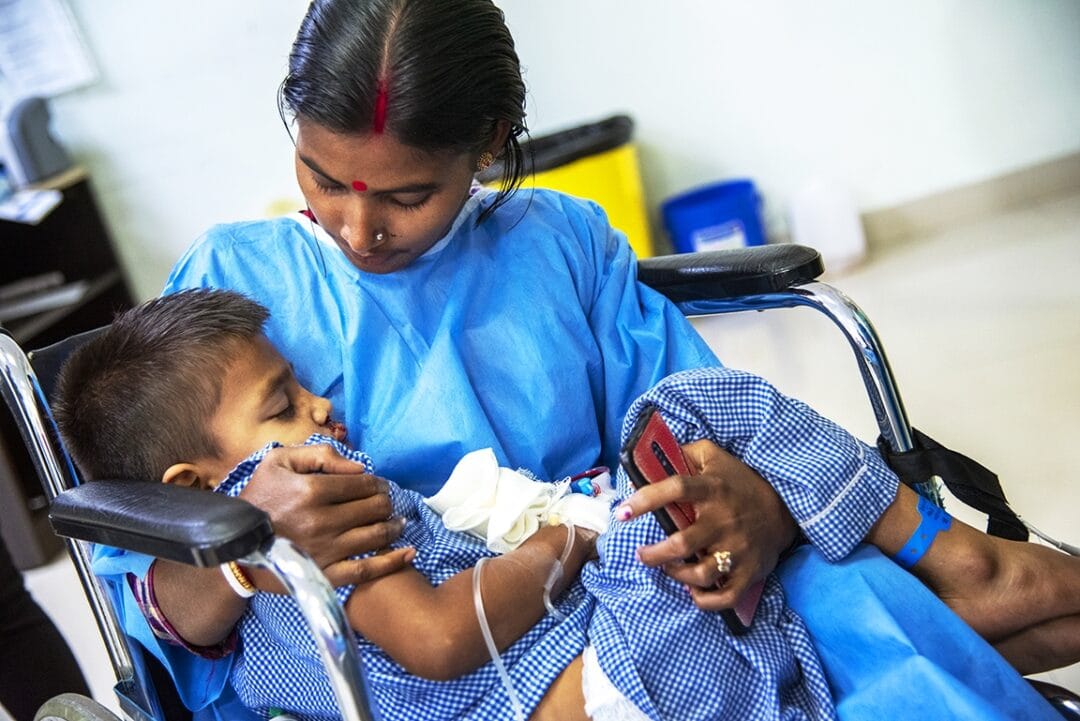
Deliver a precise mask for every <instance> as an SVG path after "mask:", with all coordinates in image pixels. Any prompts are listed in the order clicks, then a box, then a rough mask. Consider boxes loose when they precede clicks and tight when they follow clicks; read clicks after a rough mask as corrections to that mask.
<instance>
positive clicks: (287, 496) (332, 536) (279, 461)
mask: <svg viewBox="0 0 1080 721" xmlns="http://www.w3.org/2000/svg"><path fill="white" fill-rule="evenodd" d="M388 490H389V488H388V486H387V483H386V481H385V480H383V479H381V478H379V477H377V476H373V475H371V474H369V473H366V472H365V468H364V466H363V465H362V464H359V463H354V462H352V461H350V460H348V459H346V458H343V457H342V456H341V455H340V454H338V453H337V452H336V451H335V450H334V449H333V448H331V447H330V446H328V445H312V446H290V447H281V448H275V449H273V450H271V451H270V453H268V454H267V456H266V458H265V459H263V461H262V462H261V463H260V464H259V465H258V467H257V468H256V469H255V473H254V474H253V475H252V477H251V481H250V482H249V483H248V485H247V487H245V488H244V490H243V491H242V492H241V493H240V497H241V498H243V499H244V500H245V501H247V502H248V503H251V504H252V505H254V506H257V507H259V508H261V509H262V510H264V511H266V512H267V513H268V514H269V515H270V521H271V523H272V524H273V527H274V533H276V534H277V535H279V536H283V537H285V538H288V539H289V540H290V541H292V542H293V543H295V544H296V545H297V546H299V547H300V548H301V549H303V550H304V551H305V552H306V553H307V554H308V555H309V556H311V557H312V558H313V559H314V560H315V562H316V563H317V564H318V565H319V567H320V568H321V569H322V570H323V573H325V574H326V577H327V578H328V579H329V581H330V583H331V584H332V585H334V586H341V585H346V584H358V583H363V582H365V581H370V580H372V579H375V578H379V577H381V576H385V575H387V574H390V573H394V572H395V571H398V570H400V569H401V568H402V567H404V566H405V565H406V564H408V563H409V562H410V561H411V560H412V558H413V556H414V555H415V550H414V549H412V548H401V549H395V550H393V551H388V552H386V553H380V554H378V555H375V556H371V557H368V558H364V559H356V558H351V557H352V556H356V555H360V554H364V553H368V552H370V551H376V550H380V549H384V548H386V546H388V545H389V544H390V543H391V542H393V541H394V540H395V539H397V537H398V536H399V535H401V529H402V527H403V524H404V521H403V520H402V519H400V518H392V517H391V513H392V510H393V509H392V507H391V504H390V496H389V494H388ZM249 573H250V575H251V576H252V580H253V581H254V582H255V584H256V585H257V586H258V587H259V588H262V589H264V590H270V591H274V590H276V591H280V590H281V587H280V585H278V584H277V583H276V581H272V580H271V578H272V574H270V573H269V572H268V571H265V572H262V571H259V570H256V569H249Z"/></svg>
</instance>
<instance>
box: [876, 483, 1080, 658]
mask: <svg viewBox="0 0 1080 721" xmlns="http://www.w3.org/2000/svg"><path fill="white" fill-rule="evenodd" d="M917 503H918V496H917V494H916V493H915V492H914V491H912V490H911V489H910V488H908V487H907V486H900V489H899V491H898V492H897V496H896V499H895V500H894V501H893V503H892V505H891V506H889V508H888V509H887V510H886V511H885V513H884V515H882V517H881V518H880V519H879V520H878V522H877V524H875V525H874V527H873V528H872V529H871V530H870V533H869V534H868V536H867V541H868V542H870V543H872V544H874V545H875V546H877V547H878V548H880V549H881V550H882V551H883V552H884V553H886V554H888V555H890V556H891V555H895V554H896V553H897V552H898V551H899V550H900V549H901V548H902V547H903V546H904V544H905V543H906V542H907V540H908V539H909V538H910V537H911V534H912V533H913V532H914V531H915V529H916V528H917V527H918V526H919V524H920V521H921V520H922V519H921V516H920V514H919V511H918V509H917ZM912 573H914V574H915V575H916V576H918V577H919V579H921V580H922V581H923V582H924V583H925V584H926V585H927V586H929V587H930V588H931V589H932V590H933V591H934V593H936V594H937V595H938V596H939V597H940V598H941V599H942V600H943V601H944V602H945V603H946V604H948V606H949V607H950V608H952V609H953V610H954V611H955V612H956V613H957V614H958V615H959V616H960V617H961V618H963V619H964V620H965V621H966V622H967V623H968V624H969V625H970V626H971V627H972V628H974V629H975V630H976V631H977V632H978V633H979V634H980V635H982V636H983V638H985V639H986V640H988V641H989V642H990V643H992V644H1000V646H999V650H1001V651H1002V653H1003V655H1005V656H1006V658H1008V659H1009V660H1010V661H1013V662H1014V663H1015V664H1016V665H1017V666H1018V667H1019V668H1021V670H1022V671H1023V672H1025V673H1030V672H1032V670H1033V669H1032V668H1031V666H1032V659H1034V658H1038V659H1039V660H1040V662H1041V665H1042V668H1040V669H1037V670H1045V669H1049V668H1057V667H1060V666H1063V665H1067V664H1070V663H1075V662H1076V661H1078V660H1080V638H1078V636H1080V558H1076V557H1074V556H1069V555H1067V554H1064V553H1061V552H1059V551H1056V550H1054V549H1051V548H1048V547H1046V546H1040V545H1037V544H1034V543H1025V542H1019V541H1009V540H1006V539H1003V538H997V537H995V536H990V535H987V534H985V533H983V532H981V531H979V530H977V529H975V528H972V527H971V526H969V525H967V524H965V523H963V522H961V521H959V520H957V519H953V521H952V526H951V527H950V528H949V529H948V530H946V531H942V532H940V533H938V535H937V537H936V538H935V539H934V541H933V543H932V544H931V545H930V547H929V549H928V550H927V551H926V554H925V555H924V556H923V557H922V559H921V560H920V561H918V562H917V563H916V564H915V566H914V568H912ZM1057 620H1060V621H1061V622H1062V623H1061V625H1056V626H1054V627H1053V628H1055V629H1057V631H1058V632H1064V633H1065V634H1067V637H1066V638H1057V637H1054V634H1047V633H1044V632H1036V629H1038V628H1039V627H1042V626H1043V625H1044V624H1047V623H1048V622H1054V621H1057ZM1046 628H1050V627H1049V626H1047V627H1046ZM1029 631H1030V633H1028V632H1029ZM1044 631H1045V629H1044ZM1006 641H1007V642H1006Z"/></svg>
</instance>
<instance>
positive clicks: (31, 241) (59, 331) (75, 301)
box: [0, 169, 133, 568]
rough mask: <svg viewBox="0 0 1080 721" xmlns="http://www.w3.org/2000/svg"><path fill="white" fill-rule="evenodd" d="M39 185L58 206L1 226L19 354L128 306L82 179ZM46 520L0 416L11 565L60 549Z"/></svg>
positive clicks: (6, 299)
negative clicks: (33, 221)
mask: <svg viewBox="0 0 1080 721" xmlns="http://www.w3.org/2000/svg"><path fill="white" fill-rule="evenodd" d="M43 185H44V186H45V187H50V188H55V189H56V190H59V191H61V193H62V194H63V200H62V201H61V202H60V204H59V205H58V206H56V207H55V208H54V209H53V210H52V211H51V212H50V213H49V214H48V215H47V216H46V217H45V218H43V219H42V221H41V222H40V223H38V224H37V225H27V224H24V223H16V222H11V221H5V220H0V289H6V291H7V292H6V293H5V291H4V290H0V313H2V314H3V315H0V322H2V324H3V325H4V327H5V328H6V329H7V330H8V331H9V332H10V333H11V334H12V336H13V337H14V338H15V340H16V341H17V342H18V343H19V345H20V346H21V347H22V348H23V349H24V350H32V349H34V348H40V347H42V346H45V345H48V344H50V343H54V342H56V341H58V340H61V339H63V338H66V337H68V336H70V335H73V334H75V333H79V332H81V331H84V330H90V329H91V328H96V327H98V326H101V325H105V324H107V323H109V322H110V321H111V320H112V318H113V315H114V314H115V313H116V312H117V311H120V310H124V309H126V308H130V307H131V306H132V303H133V297H132V294H131V291H130V288H129V286H128V284H127V281H126V279H125V277H124V273H123V271H122V270H121V268H120V266H119V263H118V261H117V258H116V252H115V249H114V247H113V243H112V239H111V238H110V236H109V232H108V229H107V227H106V226H105V223H104V221H103V219H102V217H101V213H100V212H99V210H98V206H97V203H96V202H95V200H94V196H93V193H92V189H91V187H90V184H89V181H88V178H87V177H86V174H85V173H84V172H82V171H81V170H79V169H75V170H73V171H70V172H68V173H65V174H64V175H62V176H60V177H58V178H55V179H53V180H52V181H50V182H47V183H45V184H43ZM19 289H22V290H21V291H20V290H19ZM31 310H33V312H30V311H31ZM46 514H47V508H46V500H45V497H44V494H43V493H42V491H41V488H40V487H39V486H38V483H37V480H36V477H35V475H34V471H33V466H32V464H31V461H30V458H29V456H28V455H27V454H26V452H25V450H24V448H23V445H22V441H21V439H20V438H19V435H18V429H17V428H16V427H15V424H14V421H13V420H12V418H11V417H10V415H9V414H8V412H7V409H6V408H3V409H0V532H2V533H3V536H4V540H5V542H6V543H7V547H8V550H9V551H10V552H11V556H12V558H13V559H14V561H15V565H16V566H18V567H20V568H32V567H34V566H37V565H41V564H42V563H45V562H46V561H48V560H50V559H51V558H52V557H53V556H54V555H55V554H56V552H57V551H58V550H59V549H60V548H61V545H62V544H61V543H60V541H59V540H58V539H57V538H56V537H55V536H54V535H53V533H52V530H51V528H50V527H49V524H48V519H47V517H46Z"/></svg>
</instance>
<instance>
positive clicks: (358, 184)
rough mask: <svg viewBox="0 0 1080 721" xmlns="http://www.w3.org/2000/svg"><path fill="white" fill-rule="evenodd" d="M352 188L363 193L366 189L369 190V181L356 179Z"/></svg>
mask: <svg viewBox="0 0 1080 721" xmlns="http://www.w3.org/2000/svg"><path fill="white" fill-rule="evenodd" d="M352 189H353V190H355V191H356V192H358V193H363V192H364V191H365V190H367V183H365V182H364V181H362V180H354V181H353V182H352Z"/></svg>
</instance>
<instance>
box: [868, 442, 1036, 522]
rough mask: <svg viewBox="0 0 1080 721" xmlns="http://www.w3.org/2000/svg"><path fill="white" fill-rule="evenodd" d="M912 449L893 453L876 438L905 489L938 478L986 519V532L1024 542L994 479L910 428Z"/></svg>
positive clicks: (987, 471)
mask: <svg viewBox="0 0 1080 721" xmlns="http://www.w3.org/2000/svg"><path fill="white" fill-rule="evenodd" d="M911 434H912V441H913V443H914V446H915V447H914V448H913V449H912V450H910V451H905V452H903V453H896V452H895V451H893V450H892V449H891V448H889V445H888V443H886V442H885V439H884V438H878V442H877V445H878V450H879V451H881V455H882V456H884V457H885V460H886V462H888V464H889V466H891V467H892V469H893V471H894V472H895V473H896V475H898V476H899V477H900V480H901V481H903V482H904V483H906V484H907V485H909V486H914V485H915V484H916V483H923V482H925V481H927V480H928V479H929V478H930V477H931V476H939V477H940V478H941V480H942V481H944V482H945V487H946V488H948V489H949V492H950V493H952V494H953V495H954V496H956V497H957V498H958V499H959V500H960V501H962V502H963V503H966V504H967V505H969V506H971V507H972V508H974V509H976V510H978V511H981V512H983V513H985V514H987V515H988V516H989V521H988V522H987V526H986V532H987V533H989V534H990V535H992V536H1000V537H1001V538H1008V539H1011V540H1014V541H1026V540H1028V531H1027V528H1026V527H1025V526H1024V524H1023V522H1022V521H1021V520H1020V517H1019V516H1017V515H1016V513H1015V512H1014V511H1013V509H1012V508H1010V507H1009V502H1008V501H1007V500H1006V499H1005V492H1004V491H1003V490H1002V489H1001V482H1000V481H998V477H997V475H996V474H995V473H994V472H993V471H991V470H990V469H988V468H985V467H984V466H981V465H979V464H978V463H976V462H975V461H973V460H971V459H970V458H968V457H967V456H964V455H961V454H960V453H957V452H956V451H951V450H949V449H948V448H946V447H945V446H943V445H941V444H940V443H938V442H937V441H935V440H934V439H933V438H931V437H930V436H928V435H926V434H925V433H922V432H921V431H919V430H918V429H915V428H912V429H911Z"/></svg>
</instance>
